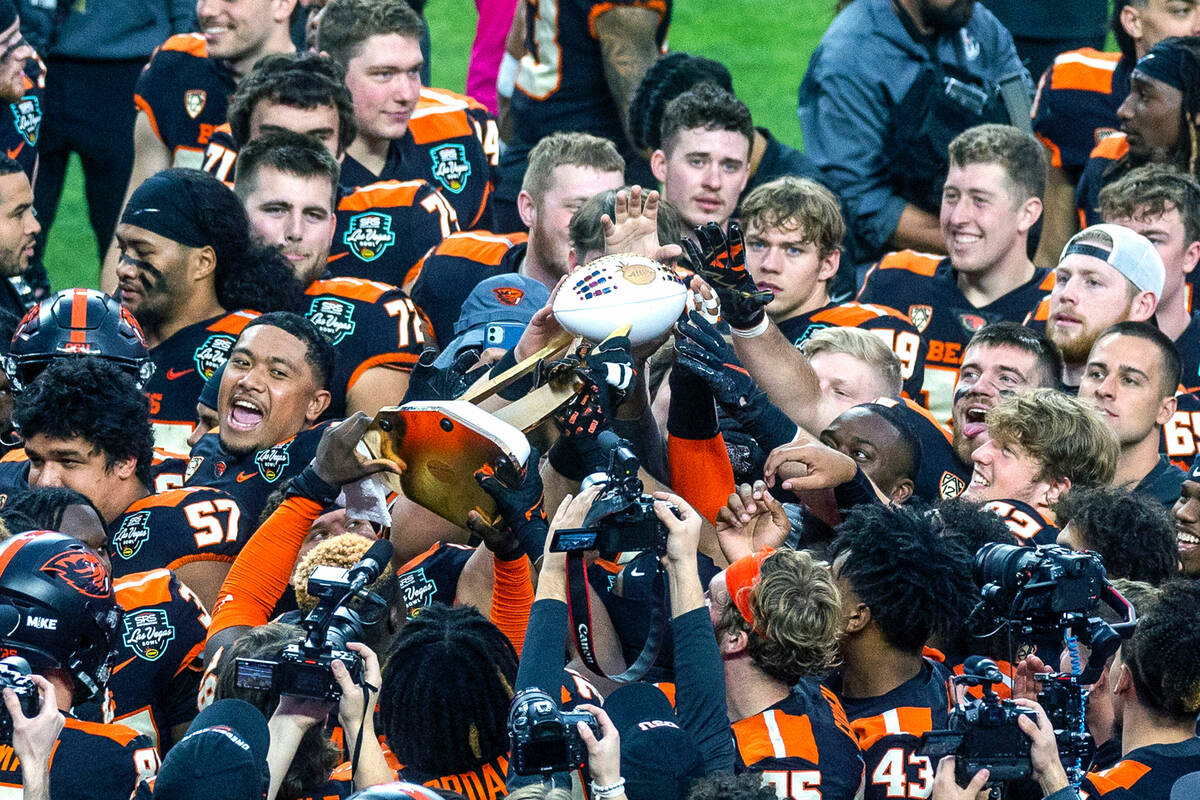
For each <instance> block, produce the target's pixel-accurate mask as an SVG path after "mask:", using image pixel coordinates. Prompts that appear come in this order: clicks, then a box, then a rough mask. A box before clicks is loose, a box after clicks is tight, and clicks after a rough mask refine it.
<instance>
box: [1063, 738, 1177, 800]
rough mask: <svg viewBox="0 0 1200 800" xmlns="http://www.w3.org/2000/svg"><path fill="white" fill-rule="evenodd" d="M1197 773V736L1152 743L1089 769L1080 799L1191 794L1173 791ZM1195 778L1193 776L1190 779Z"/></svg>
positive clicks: (1154, 799)
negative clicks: (1107, 764) (1111, 764)
mask: <svg viewBox="0 0 1200 800" xmlns="http://www.w3.org/2000/svg"><path fill="white" fill-rule="evenodd" d="M1196 772H1200V739H1198V738H1196V737H1194V736H1193V737H1192V738H1191V739H1185V740H1184V741H1182V742H1176V743H1175V744H1152V745H1147V746H1146V747H1139V748H1137V749H1135V750H1131V751H1129V753H1128V754H1126V756H1125V757H1124V758H1122V759H1121V760H1120V761H1119V762H1118V763H1117V765H1116V766H1114V767H1112V768H1110V769H1106V770H1102V771H1100V772H1089V773H1088V774H1087V777H1085V778H1084V781H1083V785H1082V786H1080V787H1079V796H1080V797H1081V798H1083V800H1089V799H1091V798H1097V797H1111V798H1130V800H1166V798H1170V799H1171V800H1175V798H1176V797H1180V798H1182V797H1194V796H1195V795H1194V794H1191V793H1190V792H1191V791H1194V786H1195V785H1194V784H1192V789H1191V790H1189V791H1187V792H1184V793H1182V794H1180V793H1178V792H1172V791H1171V789H1172V787H1173V786H1175V784H1176V782H1177V781H1179V780H1180V779H1181V778H1183V777H1184V776H1185V775H1191V774H1192V773H1196ZM1192 780H1194V779H1192Z"/></svg>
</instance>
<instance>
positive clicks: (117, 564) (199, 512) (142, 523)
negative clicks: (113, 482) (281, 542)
mask: <svg viewBox="0 0 1200 800" xmlns="http://www.w3.org/2000/svg"><path fill="white" fill-rule="evenodd" d="M252 533H254V520H253V519H252V518H250V517H249V516H248V515H246V514H243V513H242V508H241V506H240V505H239V504H238V502H237V501H236V500H234V499H233V497H232V496H231V495H229V494H228V493H226V492H224V491H221V490H220V489H213V488H210V487H207V486H191V487H182V488H179V489H170V490H168V491H165V492H161V493H159V494H152V495H150V496H149V497H144V498H142V499H141V500H138V501H137V502H136V503H134V504H133V505H131V506H130V507H129V508H128V509H126V510H125V513H124V514H122V515H121V516H119V517H117V519H116V520H114V521H113V524H112V525H110V526H109V546H108V550H109V555H110V556H111V557H112V572H113V577H114V578H121V577H124V576H126V575H129V574H132V573H134V572H148V571H150V570H153V569H159V568H166V569H171V570H173V569H176V568H178V567H179V566H180V565H182V564H186V563H188V562H190V561H230V562H231V561H233V560H234V558H236V557H237V554H238V552H240V551H241V549H242V545H244V544H245V543H246V540H247V539H249V538H250V534H252Z"/></svg>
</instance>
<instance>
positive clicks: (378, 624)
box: [292, 533, 400, 650]
mask: <svg viewBox="0 0 1200 800" xmlns="http://www.w3.org/2000/svg"><path fill="white" fill-rule="evenodd" d="M373 544H375V541H374V540H372V539H368V538H367V537H365V536H359V535H358V534H356V533H343V534H341V535H340V536H334V537H332V538H329V539H326V540H324V541H322V542H319V543H318V544H316V545H315V546H314V547H313V548H312V549H311V550H309V551H308V552H307V553H306V554H305V555H304V558H302V559H301V560H300V563H299V564H297V565H296V569H295V571H294V572H293V573H292V586H293V587H294V589H295V592H296V605H297V606H299V608H300V611H301V613H303V614H308V613H309V612H310V611H312V610H313V609H314V608H316V607H317V598H315V597H313V596H312V595H310V594H309V593H308V578H309V576H310V575H312V572H313V570H315V569H316V568H317V567H324V566H329V567H341V568H343V569H350V568H351V567H353V566H354V565H355V564H357V563H358V562H359V561H361V560H362V557H363V556H364V555H366V552H367V550H369V549H370V548H371V545H373ZM367 589H368V590H369V591H371V592H374V593H375V594H376V595H378V596H379V599H380V600H382V601H383V603H384V606H383V607H382V608H379V607H378V606H373V605H371V606H368V605H366V604H365V603H359V605H358V607H357V611H358V612H359V615H360V619H361V621H362V623H363V638H362V640H361V641H362V643H363V644H365V645H367V647H370V648H371V649H372V650H379V649H381V648H383V647H386V646H387V644H388V641H387V637H388V636H389V635H390V634H391V629H389V627H388V626H387V625H386V624H385V623H386V622H387V618H388V611H389V609H390V608H391V607H392V605H393V604H395V603H396V602H397V600H398V598H399V596H400V579H399V578H398V577H397V576H396V570H395V568H394V567H393V566H392V565H391V564H388V565H387V567H386V568H385V569H384V570H383V574H381V575H380V576H379V577H378V578H376V579H375V582H374V583H372V584H371V585H369V586H368V587H367ZM367 609H370V610H371V611H370V613H368V611H367Z"/></svg>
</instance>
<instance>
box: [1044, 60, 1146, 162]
mask: <svg viewBox="0 0 1200 800" xmlns="http://www.w3.org/2000/svg"><path fill="white" fill-rule="evenodd" d="M1132 73H1133V64H1132V62H1130V61H1129V60H1128V59H1126V58H1124V57H1123V56H1122V55H1121V54H1120V53H1103V52H1101V51H1099V50H1096V49H1094V48H1091V47H1084V48H1081V49H1079V50H1068V51H1067V52H1065V53H1062V54H1060V55H1059V56H1058V57H1057V58H1055V59H1054V63H1052V64H1051V65H1050V66H1049V67H1048V68H1047V69H1046V71H1045V72H1044V73H1042V78H1041V80H1040V81H1038V88H1037V94H1035V95H1034V98H1033V111H1032V114H1033V132H1034V134H1035V135H1036V136H1037V137H1038V138H1039V139H1041V140H1042V143H1043V144H1045V145H1046V147H1047V148H1048V149H1049V150H1050V163H1051V165H1052V166H1055V167H1061V168H1062V170H1063V171H1064V172H1066V173H1067V176H1068V177H1069V178H1070V180H1071V182H1072V183H1075V182H1077V181H1078V180H1079V176H1080V174H1081V173H1082V172H1083V167H1084V165H1085V164H1086V163H1087V160H1088V156H1089V155H1090V154H1091V152H1092V148H1094V147H1095V146H1096V145H1097V144H1099V143H1100V140H1101V139H1103V138H1104V137H1105V136H1107V135H1109V134H1112V133H1115V132H1117V131H1119V130H1120V129H1121V121H1120V120H1119V119H1117V109H1118V108H1119V107H1120V105H1121V103H1122V102H1123V101H1124V100H1125V96H1126V95H1127V94H1129V76H1130V75H1131V74H1132Z"/></svg>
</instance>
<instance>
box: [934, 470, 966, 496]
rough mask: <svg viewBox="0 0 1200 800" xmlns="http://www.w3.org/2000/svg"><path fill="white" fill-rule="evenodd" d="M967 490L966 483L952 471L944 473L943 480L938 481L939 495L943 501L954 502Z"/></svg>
mask: <svg viewBox="0 0 1200 800" xmlns="http://www.w3.org/2000/svg"><path fill="white" fill-rule="evenodd" d="M966 488H967V483H966V481H964V480H963V479H962V478H960V477H958V476H957V475H955V474H954V473H953V472H951V471H950V470H946V471H945V472H943V473H942V478H941V480H940V481H938V494H939V495H940V496H941V498H942V499H943V500H953V499H954V498H956V497H958V496H959V495H960V494H962V493H963V489H966Z"/></svg>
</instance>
